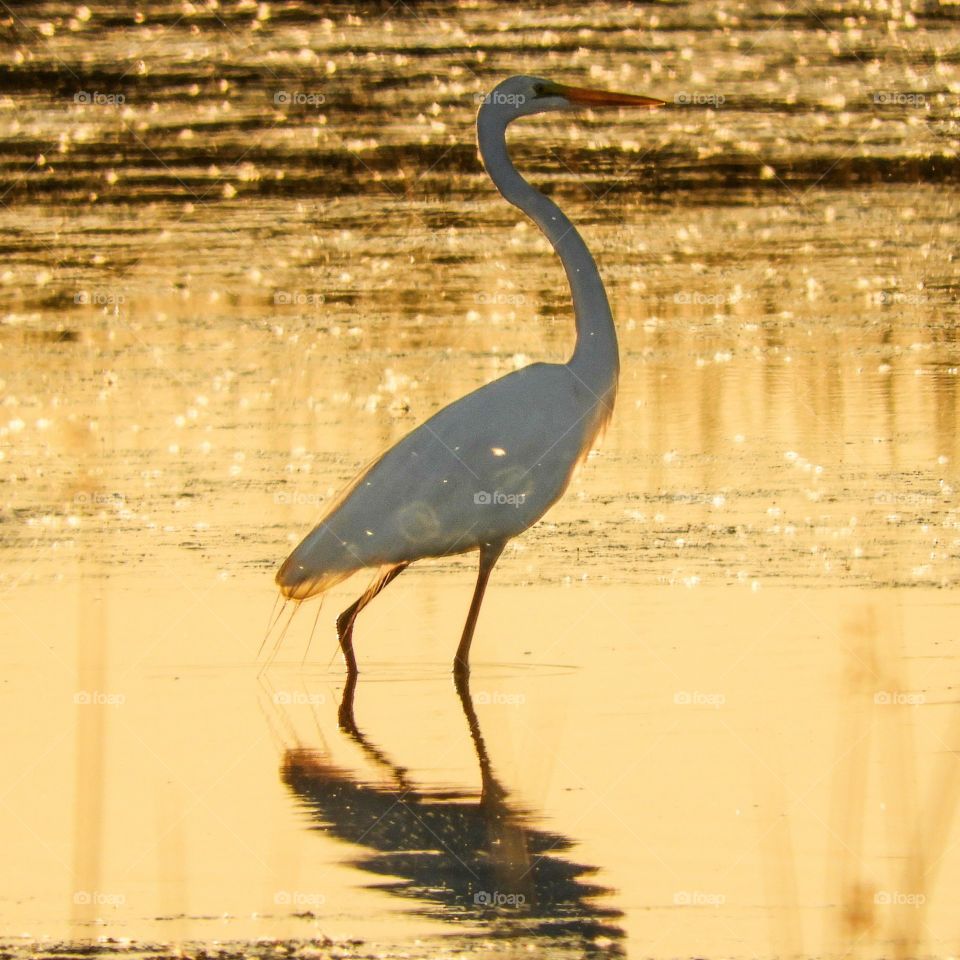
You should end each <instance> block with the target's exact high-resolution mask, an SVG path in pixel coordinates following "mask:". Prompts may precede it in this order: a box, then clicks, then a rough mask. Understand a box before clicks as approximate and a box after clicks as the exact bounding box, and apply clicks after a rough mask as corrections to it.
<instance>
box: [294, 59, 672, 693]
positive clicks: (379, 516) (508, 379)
mask: <svg viewBox="0 0 960 960" xmlns="http://www.w3.org/2000/svg"><path fill="white" fill-rule="evenodd" d="M663 105H664V102H663V101H662V100H654V99H652V98H650V97H640V96H633V95H631V94H623V93H608V92H604V91H599V90H587V89H583V88H579V87H568V86H562V85H561V84H558V83H552V82H551V81H549V80H543V79H540V78H537V77H525V76H518V77H510V78H509V79H507V80H504V81H503V82H502V83H500V84H498V85H497V87H496V88H495V89H494V90H493V91H492V92H491V93H490V94H488V95H487V96H486V97H485V98H484V99H483V102H482V104H481V106H480V110H479V113H478V115H477V142H478V143H479V146H480V154H481V156H482V158H483V164H484V167H485V168H486V171H487V173H488V174H489V175H490V178H491V179H492V180H493V182H494V184H496V186H497V189H498V190H499V191H500V193H501V194H502V195H503V197H504V199H506V200H507V201H508V202H510V203H512V204H513V205H514V206H516V207H519V208H520V209H521V210H522V211H523V212H524V213H525V214H527V216H529V217H530V218H531V219H532V220H533V221H534V222H535V223H536V224H537V226H538V227H539V228H540V229H541V230H542V231H543V233H544V234H545V235H546V237H547V239H548V240H549V241H550V243H551V245H552V246H553V249H554V250H555V251H556V253H557V255H558V256H559V257H560V260H561V261H562V262H563V266H564V269H565V271H566V274H567V279H568V281H569V283H570V290H571V292H572V294H573V308H574V314H575V317H576V335H577V336H576V346H575V348H574V351H573V355H572V356H571V358H570V359H569V360H568V361H567V362H566V363H534V364H531V365H530V366H528V367H524V368H522V369H520V370H517V371H516V372H514V373H510V374H508V375H507V376H505V377H501V378H500V379H499V380H495V381H493V382H492V383H488V384H487V385H486V386H483V387H480V388H479V389H478V390H475V391H473V393H470V394H468V395H467V396H465V397H463V398H462V399H460V400H457V401H456V402H455V403H451V404H450V405H449V406H447V407H444V409H442V410H441V411H439V413H436V414H434V415H433V416H432V417H431V418H430V419H429V420H427V421H426V422H425V423H423V424H421V426H419V427H417V428H416V429H415V430H413V431H412V432H411V433H408V434H407V435H406V436H405V437H404V438H403V439H402V440H400V441H399V442H398V443H397V444H395V445H394V446H393V447H391V448H390V449H389V450H387V451H386V453H384V454H383V455H382V456H380V457H379V458H378V459H377V460H375V461H374V462H373V463H372V464H371V465H370V466H368V467H367V468H366V469H364V470H363V471H362V472H361V473H360V475H359V476H357V477H356V478H355V479H354V480H353V482H352V483H350V484H349V486H348V487H347V488H346V489H345V490H344V491H343V492H342V493H341V494H340V496H339V497H337V498H336V500H335V501H334V502H333V503H332V504H331V505H330V507H329V508H328V509H327V510H326V512H325V514H324V516H323V518H322V519H321V520H320V521H319V523H318V524H317V525H316V527H314V529H313V530H312V531H311V532H310V533H309V534H308V535H307V536H306V537H305V538H304V540H303V541H302V542H301V543H300V545H299V546H298V547H297V548H296V549H295V550H294V551H293V552H292V553H291V554H290V556H289V557H287V559H286V560H285V561H284V563H283V565H282V566H281V568H280V570H279V572H278V573H277V584H278V585H279V587H280V590H281V592H282V593H283V595H284V596H286V597H289V598H292V599H295V600H305V599H307V598H308V597H312V596H316V595H317V594H321V593H323V592H324V591H326V590H329V589H330V587H332V586H333V585H334V584H336V583H339V582H340V581H341V580H344V579H345V578H346V577H348V576H350V574H352V573H354V572H356V571H357V570H361V569H363V568H367V567H370V568H376V569H377V573H376V576H375V577H374V580H373V582H372V583H371V584H370V586H369V587H368V588H367V590H366V592H365V593H364V594H363V595H362V596H361V597H360V598H359V599H358V600H357V601H356V602H355V603H353V604H352V605H351V606H350V607H348V608H347V609H346V610H345V611H344V612H343V613H342V614H341V615H340V617H339V618H338V619H337V632H338V634H339V638H340V646H341V649H342V650H343V655H344V658H345V659H346V663H347V669H348V672H349V674H350V677H351V678H354V677H355V676H356V673H357V661H356V657H355V655H354V652H353V625H354V622H355V620H356V618H357V614H359V613H360V611H361V610H362V609H363V608H364V607H365V606H366V605H367V604H368V603H369V602H370V601H371V600H372V599H373V598H374V597H375V596H376V595H377V594H378V593H379V592H380V591H381V590H382V589H383V588H384V587H385V586H386V585H387V584H388V583H389V582H390V581H391V580H393V579H394V577H396V576H397V575H398V574H399V573H401V572H402V571H403V570H404V569H405V568H406V567H407V566H409V565H410V564H411V563H413V562H414V561H415V560H420V559H422V558H424V557H443V556H449V555H451V554H459V553H465V552H467V551H470V550H479V551H480V573H479V576H478V578H477V585H476V588H475V590H474V594H473V600H472V602H471V604H470V611H469V613H468V615H467V621H466V624H465V626H464V628H463V634H462V636H461V639H460V645H459V647H458V648H457V654H456V658H455V660H454V672H455V674H457V675H458V676H461V677H464V676H466V675H467V673H468V671H469V666H468V658H469V653H470V643H471V641H472V639H473V633H474V628H475V627H476V623H477V616H478V614H479V612H480V604H481V603H482V601H483V594H484V590H485V588H486V585H487V580H488V579H489V577H490V572H491V570H492V569H493V566H494V564H495V563H496V562H497V559H498V557H499V556H500V554H501V552H502V551H503V548H504V546H505V545H506V543H507V542H508V541H509V540H510V539H511V538H513V537H515V536H517V535H518V534H520V533H522V532H523V531H524V530H526V529H527V528H528V527H529V526H531V525H532V524H533V523H535V522H536V521H537V520H539V519H540V517H542V516H543V514H544V513H545V512H546V511H547V510H548V509H549V507H550V506H551V505H552V504H553V503H554V502H555V501H556V500H557V499H558V498H559V497H560V496H561V494H562V493H563V491H564V490H565V489H566V487H567V484H568V483H569V481H570V477H571V476H572V474H573V472H574V470H575V469H576V467H577V466H578V464H579V463H580V462H581V461H582V460H583V459H584V458H585V457H586V455H587V454H588V453H589V452H590V449H591V447H592V445H593V444H594V441H595V440H596V439H597V435H598V434H599V433H600V431H601V429H602V428H603V427H604V425H605V424H606V422H607V420H608V419H609V417H610V413H611V411H612V409H613V402H614V398H615V396H616V391H617V378H618V375H619V371H620V362H619V354H618V351H617V335H616V331H615V329H614V325H613V317H612V316H611V313H610V305H609V303H608V302H607V295H606V292H605V291H604V288H603V282H602V280H601V279H600V274H599V272H598V271H597V266H596V264H595V263H594V260H593V257H592V256H591V255H590V251H589V250H588V249H587V246H586V244H585V243H584V242H583V239H582V238H581V236H580V234H579V233H578V232H577V230H576V228H575V227H574V226H573V224H572V223H571V222H570V221H569V220H568V219H567V217H566V216H565V215H564V214H563V212H562V211H561V210H560V208H559V207H558V206H557V205H556V204H555V203H554V202H553V201H552V200H551V199H549V198H548V197H546V196H544V195H543V194H542V193H540V192H539V191H538V190H536V189H534V188H533V187H532V186H530V184H529V183H527V182H526V180H524V179H523V177H521V176H520V174H519V173H518V172H517V170H516V168H515V167H514V165H513V163H512V162H511V160H510V157H509V155H508V153H507V145H506V128H507V125H508V124H509V123H511V122H512V121H513V120H516V119H518V118H519V117H525V116H531V115H533V114H538V113H546V112H549V111H557V110H570V109H575V108H576V107H579V106H586V107H603V106H610V107H614V106H616V107H646V108H653V107H660V106H663Z"/></svg>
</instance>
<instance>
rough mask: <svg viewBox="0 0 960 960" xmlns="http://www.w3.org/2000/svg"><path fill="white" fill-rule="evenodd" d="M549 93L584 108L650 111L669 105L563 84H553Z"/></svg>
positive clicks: (622, 94) (632, 96)
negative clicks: (641, 109)
mask: <svg viewBox="0 0 960 960" xmlns="http://www.w3.org/2000/svg"><path fill="white" fill-rule="evenodd" d="M548 92H549V93H552V94H554V95H556V96H559V97H564V98H566V99H567V100H569V101H570V102H571V103H576V104H578V105H579V106H584V107H646V108H647V109H648V110H656V109H657V107H665V106H666V105H667V102H666V101H665V100H656V99H655V98H654V97H638V96H634V94H632V93H612V92H610V91H608V90H591V89H590V88H589V87H566V86H564V85H563V84H562V83H553V84H551V85H550V87H549V90H548Z"/></svg>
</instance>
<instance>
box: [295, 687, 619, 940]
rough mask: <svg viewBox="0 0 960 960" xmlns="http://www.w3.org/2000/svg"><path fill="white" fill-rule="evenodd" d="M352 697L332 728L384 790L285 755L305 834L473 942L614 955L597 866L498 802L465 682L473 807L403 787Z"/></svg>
mask: <svg viewBox="0 0 960 960" xmlns="http://www.w3.org/2000/svg"><path fill="white" fill-rule="evenodd" d="M354 689H355V683H348V684H347V686H346V687H345V689H344V694H343V701H342V703H341V706H340V723H341V729H342V730H343V732H344V733H345V734H346V735H347V736H349V737H350V738H351V739H352V740H354V741H355V742H356V743H357V744H358V745H359V746H360V747H361V749H362V750H363V751H364V753H365V754H366V755H367V756H368V757H369V758H370V759H371V760H372V761H374V762H375V763H376V764H377V765H378V766H380V767H382V768H383V769H385V770H386V771H388V780H386V781H385V782H382V783H369V782H365V781H363V780H360V779H358V778H357V777H356V775H355V774H353V773H352V772H351V771H349V770H346V769H344V768H342V767H339V766H336V765H334V764H332V763H330V762H329V761H328V760H327V758H326V756H325V755H324V753H322V752H321V751H318V750H314V749H309V748H304V747H298V748H295V749H288V750H287V751H286V753H285V755H284V759H283V766H282V773H281V776H282V779H283V782H284V783H286V784H287V786H288V787H290V789H291V790H292V791H293V793H294V794H295V795H296V796H297V797H298V798H299V799H300V800H301V801H302V802H303V803H304V805H305V806H306V807H307V808H308V809H309V810H310V812H311V815H312V817H313V819H314V820H315V822H316V826H315V829H318V830H322V831H324V832H325V833H327V834H329V835H331V836H333V837H336V838H337V839H340V840H344V841H346V842H347V843H350V844H354V845H356V846H357V847H359V848H362V849H363V850H364V852H363V853H362V854H359V855H358V856H356V857H354V858H353V859H351V860H350V861H349V862H350V863H351V865H353V866H356V867H358V868H360V869H361V870H365V871H368V872H370V873H372V874H374V875H375V876H376V877H378V878H381V877H392V878H395V879H394V880H393V882H392V883H389V884H387V885H386V886H383V885H382V884H380V883H379V882H378V883H377V888H378V889H385V890H388V891H390V892H392V893H394V894H396V895H397V896H400V897H405V898H408V899H410V900H413V901H416V902H418V903H419V904H420V905H421V906H420V907H419V912H420V913H422V914H423V915H425V916H428V917H430V918H431V919H435V920H441V921H447V922H453V923H458V924H464V925H467V926H473V927H475V928H476V933H475V935H476V936H477V937H482V938H484V939H490V938H497V939H510V940H519V941H521V942H524V941H525V942H527V943H529V944H531V945H533V944H536V945H537V946H539V947H550V948H551V949H552V950H554V951H559V950H564V951H572V952H573V953H574V955H579V954H580V953H586V952H588V951H589V952H591V953H592V952H594V951H595V950H596V948H597V946H598V942H599V943H603V944H604V945H605V946H606V949H607V952H610V951H611V950H612V951H613V952H614V954H615V955H623V950H622V947H621V943H622V940H623V937H624V931H623V929H622V928H621V927H620V926H619V921H620V918H621V916H622V913H621V911H619V910H617V909H615V908H613V907H610V906H603V905H601V904H600V903H599V902H598V901H597V898H598V897H600V896H602V895H604V894H608V893H610V892H611V891H610V890H609V889H607V888H605V887H603V886H600V885H597V884H594V883H591V882H589V881H588V880H587V879H586V878H588V877H590V876H592V875H593V874H595V873H596V872H597V869H598V868H597V867H595V866H589V865H586V864H581V863H576V862H574V861H573V860H571V859H568V858H567V857H565V856H563V853H564V852H565V851H567V850H569V848H570V847H571V846H572V845H573V841H572V840H571V839H570V838H568V837H565V836H563V835H562V834H558V833H553V832H548V831H544V830H540V829H537V828H535V827H533V826H531V825H530V823H529V813H528V812H526V811H523V810H521V809H519V808H517V807H516V806H514V805H512V804H511V803H510V798H509V794H508V792H507V790H506V788H505V787H504V786H503V785H502V784H501V783H500V782H499V780H498V779H497V778H496V776H495V774H494V772H493V768H492V766H491V762H490V757H489V755H488V752H487V748H486V744H485V743H484V739H483V734H482V732H481V730H480V724H479V721H478V719H477V714H476V711H475V710H474V706H473V700H472V698H471V695H470V687H469V680H458V681H457V693H458V695H459V697H460V702H461V705H462V707H463V713H464V716H465V717H466V720H467V725H468V727H469V729H470V735H471V738H472V740H473V745H474V748H475V750H476V755H477V760H478V763H479V767H480V776H481V791H480V795H479V797H477V796H476V795H475V794H474V793H472V792H470V791H465V790H455V789H454V790H449V789H446V790H445V789H436V790H429V789H427V790H424V789H419V788H418V787H416V786H415V785H414V784H413V783H411V781H410V780H409V779H408V776H407V771H406V770H405V769H404V768H403V767H401V766H399V765H397V764H396V763H394V762H393V761H392V760H390V759H389V758H388V757H387V756H386V754H385V753H384V752H383V751H382V750H381V749H380V748H379V747H377V746H376V745H375V744H374V743H373V742H372V741H371V740H370V739H369V738H368V737H367V736H366V735H365V734H363V733H362V732H361V731H360V729H359V728H358V727H357V725H356V723H355V721H354V717H353V696H354ZM458 935H461V936H464V935H465V936H468V937H469V936H470V934H469V933H466V931H464V932H461V931H458Z"/></svg>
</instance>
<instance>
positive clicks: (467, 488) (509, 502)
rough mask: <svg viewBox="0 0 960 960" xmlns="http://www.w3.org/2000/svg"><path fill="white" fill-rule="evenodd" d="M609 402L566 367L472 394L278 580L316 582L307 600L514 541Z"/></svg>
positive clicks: (532, 371)
mask: <svg viewBox="0 0 960 960" xmlns="http://www.w3.org/2000/svg"><path fill="white" fill-rule="evenodd" d="M611 400H612V398H609V397H608V398H600V397H596V396H594V395H592V394H591V392H590V391H589V390H588V389H587V388H586V387H585V386H584V385H583V384H582V383H580V382H579V381H578V380H577V378H576V376H575V375H574V374H573V373H571V371H570V370H569V368H568V367H567V366H566V365H564V364H546V363H536V364H532V365H531V366H528V367H524V368H523V369H522V370H518V371H516V372H515V373H511V374H508V375H507V376H505V377H501V378H500V379H499V380H495V381H493V382H492V383H489V384H486V385H485V386H483V387H480V388H479V389H478V390H475V391H473V392H472V393H469V394H467V396H465V397H463V398H461V399H460V400H457V401H456V402H454V403H452V404H450V405H449V406H447V407H444V408H443V409H442V410H440V411H438V412H437V413H436V414H434V415H433V416H432V417H431V418H430V419H429V420H427V421H425V422H424V423H422V424H421V425H420V426H419V427H417V428H416V429H414V430H413V431H411V432H410V433H408V434H407V435H406V436H405V437H403V438H402V439H401V440H400V441H398V442H397V443H396V444H395V445H394V446H393V447H391V448H390V449H389V450H387V451H386V452H385V453H384V454H382V455H381V456H380V457H378V458H377V459H376V460H375V461H374V462H373V463H372V464H370V465H369V466H368V467H366V468H365V469H364V470H362V471H361V472H360V473H359V474H358V475H357V477H355V478H354V480H353V481H351V483H350V484H349V485H348V486H347V487H346V489H345V490H344V491H343V492H342V493H341V494H340V495H339V496H338V497H337V498H336V499H335V500H334V501H333V503H332V504H331V505H330V507H329V508H328V509H327V511H326V512H325V514H324V516H323V517H322V519H321V520H320V522H319V523H318V524H317V526H316V527H315V528H314V529H313V531H312V532H311V533H310V534H309V535H308V536H307V537H306V538H305V539H304V540H303V542H302V543H301V544H300V546H298V547H297V549H296V550H294V552H293V553H292V554H291V555H290V557H289V558H288V559H287V561H286V563H285V564H284V566H283V567H282V568H281V571H280V574H278V577H277V579H278V582H279V583H280V585H281V587H282V588H284V589H287V587H288V586H289V585H290V584H297V583H301V584H302V583H307V582H309V585H310V589H309V592H308V593H298V594H297V595H304V596H307V595H312V594H313V593H317V592H320V591H321V590H323V589H327V588H328V587H329V586H330V585H332V584H333V583H335V582H337V581H338V580H340V579H343V577H345V576H347V575H349V573H352V572H353V571H354V570H358V569H360V568H362V567H372V566H381V565H384V564H395V563H402V562H410V561H413V560H417V559H420V558H421V557H431V556H443V555H446V554H452V553H461V552H464V551H466V550H471V549H473V548H475V547H477V546H479V545H480V544H481V543H486V542H495V541H503V540H507V539H510V538H511V537H514V536H516V535H517V534H518V533H520V532H522V531H523V530H525V529H526V528H527V527H529V526H530V525H531V524H532V523H534V522H536V520H538V519H539V518H540V517H541V516H542V515H543V513H544V512H545V511H546V510H547V509H548V508H549V507H550V505H551V504H552V503H554V501H555V500H556V499H557V498H558V497H559V496H560V495H561V494H562V493H563V491H564V489H565V488H566V485H567V483H568V481H569V479H570V476H571V473H572V472H573V469H574V468H575V466H576V464H577V463H578V462H579V460H580V459H582V457H583V456H585V455H586V453H587V452H589V448H590V445H591V444H592V442H593V440H594V438H595V436H596V434H597V432H598V430H599V429H600V428H601V426H602V425H603V422H604V421H605V420H606V416H607V414H608V413H609V406H610V401H611ZM291 589H292V588H291ZM301 589H302V588H301Z"/></svg>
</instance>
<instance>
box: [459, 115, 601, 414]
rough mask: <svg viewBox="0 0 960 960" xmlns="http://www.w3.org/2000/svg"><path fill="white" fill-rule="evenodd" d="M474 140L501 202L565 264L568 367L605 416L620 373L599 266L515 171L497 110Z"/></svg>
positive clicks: (484, 118)
mask: <svg viewBox="0 0 960 960" xmlns="http://www.w3.org/2000/svg"><path fill="white" fill-rule="evenodd" d="M477 141H478V143H479V146H480V156H481V157H482V158H483V165H484V167H485V168H486V170H487V173H488V174H489V175H490V179H491V180H493V182H494V184H495V185H496V187H497V189H498V190H499V191H500V193H501V194H502V195H503V198H504V199H505V200H507V201H508V202H509V203H512V204H513V205H514V206H515V207H519V208H520V209H521V210H522V211H523V212H524V213H525V214H526V215H527V216H528V217H530V219H531V220H533V222H534V223H535V224H536V225H537V226H538V227H539V228H540V229H541V230H542V231H543V233H544V235H545V236H546V238H547V239H548V240H549V241H550V244H551V246H552V247H553V249H554V250H555V251H556V253H557V256H558V257H559V258H560V261H561V263H563V268H564V270H565V271H566V274H567V280H568V281H569V283H570V291H571V293H572V294H573V310H574V316H575V318H576V325H577V342H576V346H575V348H574V351H573V356H572V357H571V358H570V360H569V361H568V363H567V366H568V367H569V368H570V369H571V371H573V373H574V374H576V376H577V377H578V379H579V380H580V381H581V382H582V383H583V384H584V385H585V386H586V387H587V388H588V389H590V390H591V391H593V393H594V394H595V395H596V397H597V400H598V401H601V402H603V403H604V404H605V405H606V406H607V408H608V409H607V411H606V415H609V412H610V408H612V406H613V400H614V396H615V394H616V388H617V377H618V376H619V373H620V354H619V351H618V349H617V332H616V329H615V327H614V324H613V316H612V314H611V312H610V304H609V302H608V301H607V293H606V291H605V290H604V288H603V281H602V280H601V279H600V272H599V271H598V270H597V265H596V263H595V262H594V259H593V257H592V256H591V254H590V251H589V249H588V248H587V245H586V244H585V243H584V242H583V238H582V237H581V236H580V234H579V233H578V232H577V229H576V227H574V225H573V224H572V223H571V222H570V220H569V218H568V217H567V216H566V215H565V214H564V212H563V211H562V210H561V209H560V208H559V207H558V206H557V205H556V204H555V203H554V202H553V201H552V200H551V199H550V198H549V197H546V196H544V194H542V193H541V192H540V191H539V190H537V189H535V188H534V187H532V186H531V185H530V184H529V183H527V181H526V180H524V179H523V177H522V176H520V174H519V173H518V171H517V168H516V167H515V166H514V165H513V161H512V160H511V159H510V156H509V154H508V153H507V143H506V123H505V122H504V120H503V118H502V117H500V116H497V114H496V112H495V111H493V110H486V109H481V110H480V113H479V115H478V116H477Z"/></svg>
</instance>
